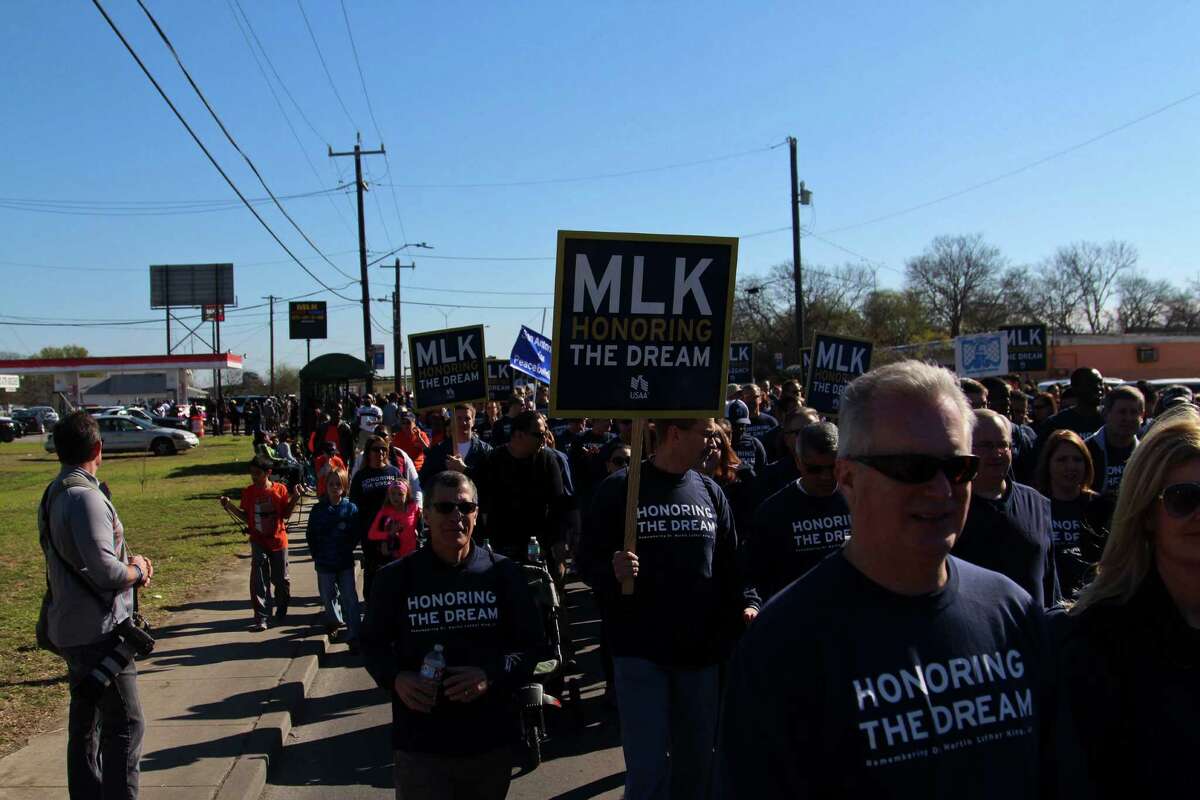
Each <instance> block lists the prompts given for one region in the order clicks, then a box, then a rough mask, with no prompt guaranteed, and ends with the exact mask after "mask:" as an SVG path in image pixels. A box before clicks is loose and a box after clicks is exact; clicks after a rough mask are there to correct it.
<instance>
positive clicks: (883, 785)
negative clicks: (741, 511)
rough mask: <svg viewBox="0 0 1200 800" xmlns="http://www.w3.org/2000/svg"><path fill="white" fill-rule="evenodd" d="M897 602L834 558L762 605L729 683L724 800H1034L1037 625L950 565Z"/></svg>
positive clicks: (1001, 585)
mask: <svg viewBox="0 0 1200 800" xmlns="http://www.w3.org/2000/svg"><path fill="white" fill-rule="evenodd" d="M947 569H948V573H949V576H948V580H947V582H946V585H945V586H944V587H943V588H942V589H940V590H939V591H937V592H934V593H932V594H928V595H923V596H918V597H906V596H902V595H898V594H895V593H893V592H890V591H888V590H887V589H884V588H883V587H882V586H879V585H878V584H876V583H874V582H873V581H871V580H870V579H868V578H867V577H866V576H865V575H863V574H862V573H861V572H859V571H858V570H857V569H855V568H854V567H853V566H852V565H851V564H850V562H848V561H847V560H846V558H845V556H844V554H842V553H836V554H834V555H832V556H830V557H829V558H827V559H825V560H824V561H822V562H821V563H820V564H818V565H817V566H816V567H815V568H813V570H812V571H810V572H809V573H808V574H807V575H805V576H804V577H803V578H801V579H800V580H798V581H796V582H795V583H793V584H792V585H791V586H790V587H788V588H787V589H785V590H784V591H783V592H782V593H781V594H780V595H778V596H777V597H776V598H775V599H774V600H772V601H771V602H770V603H768V604H767V606H766V608H765V609H764V610H763V612H762V614H760V615H759V617H758V619H757V620H755V622H754V623H753V624H752V625H751V626H750V630H749V631H748V633H747V634H746V636H744V637H743V638H742V641H741V644H740V645H739V646H738V649H737V653H736V654H735V656H734V658H733V662H732V664H731V667H730V671H729V682H728V690H727V692H726V695H725V706H724V712H723V719H722V730H721V739H720V743H719V746H718V754H717V756H718V758H717V760H718V765H717V776H716V796H717V797H719V798H754V799H755V800H775V799H776V798H778V800H783V798H789V800H790V798H796V797H813V798H817V797H819V798H825V799H828V798H871V800H887V798H906V799H907V798H918V797H919V798H923V800H937V799H938V798H947V799H948V800H950V799H952V800H961V799H962V798H964V797H970V798H972V799H973V800H978V799H980V798H982V799H983V800H988V799H989V798H997V800H1016V798H1031V797H1036V796H1037V795H1038V792H1039V786H1040V784H1039V781H1040V779H1041V776H1040V774H1039V758H1038V756H1039V741H1040V737H1041V730H1040V729H1041V722H1042V719H1043V716H1044V715H1046V716H1048V713H1047V712H1046V711H1044V708H1043V706H1044V703H1045V700H1044V695H1043V690H1042V687H1043V680H1044V679H1043V675H1044V670H1043V668H1042V660H1043V658H1044V657H1045V656H1044V653H1045V646H1044V641H1043V638H1044V633H1043V626H1042V611H1041V608H1040V607H1039V606H1038V605H1037V604H1035V603H1034V602H1033V601H1032V599H1031V598H1030V597H1029V595H1028V594H1027V593H1026V592H1024V591H1022V590H1021V589H1020V587H1018V586H1017V585H1015V584H1014V583H1013V582H1012V581H1010V580H1008V579H1007V578H1005V577H1004V576H1002V575H997V574H996V573H994V572H989V571H987V570H983V569H980V568H978V567H976V566H974V565H971V564H968V563H966V562H963V561H960V560H958V559H956V558H953V557H951V558H949V559H948V561H947Z"/></svg>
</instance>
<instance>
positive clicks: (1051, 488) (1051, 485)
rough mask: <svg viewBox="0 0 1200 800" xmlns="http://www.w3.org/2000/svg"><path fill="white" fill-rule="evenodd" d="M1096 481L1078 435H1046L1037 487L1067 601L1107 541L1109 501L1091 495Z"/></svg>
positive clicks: (1059, 577) (1072, 595)
mask: <svg viewBox="0 0 1200 800" xmlns="http://www.w3.org/2000/svg"><path fill="white" fill-rule="evenodd" d="M1095 476H1096V472H1095V466H1094V464H1093V462H1092V455H1091V453H1090V452H1088V448H1087V445H1086V444H1084V442H1083V439H1081V438H1080V436H1079V434H1077V433H1075V432H1074V431H1068V430H1060V431H1054V432H1053V433H1052V434H1050V436H1049V437H1048V438H1047V439H1046V442H1045V444H1043V445H1042V454H1041V456H1040V457H1039V458H1038V465H1037V471H1036V473H1035V484H1036V488H1037V490H1038V491H1039V492H1041V493H1042V494H1044V495H1046V497H1049V498H1050V525H1051V528H1050V532H1051V538H1052V539H1053V543H1052V544H1053V547H1054V565H1055V568H1056V569H1057V570H1058V583H1059V586H1060V587H1061V588H1062V595H1063V597H1065V598H1067V599H1068V600H1071V599H1073V598H1074V597H1075V595H1076V594H1077V593H1078V592H1079V590H1080V589H1082V588H1083V585H1084V584H1085V583H1087V579H1088V577H1089V575H1090V573H1091V570H1092V567H1093V566H1094V565H1095V564H1096V562H1097V561H1099V560H1100V554H1101V553H1102V552H1103V551H1104V543H1105V541H1106V540H1107V539H1108V531H1109V525H1110V520H1111V519H1112V515H1113V500H1112V498H1111V497H1108V496H1105V495H1100V494H1097V493H1096V492H1095V491H1093V490H1092V482H1093V481H1094V480H1095Z"/></svg>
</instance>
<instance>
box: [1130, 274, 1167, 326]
mask: <svg viewBox="0 0 1200 800" xmlns="http://www.w3.org/2000/svg"><path fill="white" fill-rule="evenodd" d="M1174 294H1175V288H1174V287H1173V286H1171V283H1170V281H1165V280H1160V281H1153V280H1150V279H1149V278H1147V277H1146V276H1145V275H1141V274H1139V273H1137V272H1127V273H1125V274H1124V275H1122V276H1121V277H1120V278H1119V279H1118V280H1117V296H1118V298H1119V303H1118V305H1117V322H1118V323H1119V324H1120V326H1121V330H1122V331H1123V332H1126V333H1128V332H1129V331H1137V330H1143V331H1144V330H1152V329H1158V328H1162V327H1164V326H1165V324H1166V317H1167V310H1168V308H1169V306H1170V303H1171V300H1172V298H1173V295H1174Z"/></svg>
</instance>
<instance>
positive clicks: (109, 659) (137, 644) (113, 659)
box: [79, 615, 154, 700]
mask: <svg viewBox="0 0 1200 800" xmlns="http://www.w3.org/2000/svg"><path fill="white" fill-rule="evenodd" d="M139 617H140V615H139ZM143 624H144V623H143ZM112 640H113V646H112V649H111V650H109V651H108V652H107V653H106V654H105V655H104V657H103V658H101V659H100V661H99V662H98V663H97V664H96V665H95V666H94V667H92V671H91V672H89V673H88V675H87V677H86V678H84V679H83V681H82V682H81V683H80V685H79V690H80V691H81V692H82V693H83V694H84V696H86V697H90V698H91V699H92V700H97V699H99V697H100V695H101V694H102V693H103V692H104V690H105V689H106V688H107V687H108V685H109V684H110V683H112V679H113V678H114V677H116V675H117V673H119V672H120V671H121V670H123V669H125V667H126V666H128V665H129V662H130V661H132V660H133V659H134V658H139V657H142V658H144V657H145V656H148V655H150V654H151V653H152V652H154V637H153V636H151V635H150V634H149V633H147V632H146V631H145V630H143V629H142V628H141V627H139V626H138V621H137V620H135V619H134V618H133V617H127V618H126V619H124V620H122V622H121V624H120V625H118V626H117V627H116V630H114V631H113V637H112Z"/></svg>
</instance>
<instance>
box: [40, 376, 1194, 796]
mask: <svg viewBox="0 0 1200 800" xmlns="http://www.w3.org/2000/svg"><path fill="white" fill-rule="evenodd" d="M548 399H549V392H548V389H547V387H544V386H543V387H540V388H538V389H535V390H530V391H528V392H526V391H522V390H516V391H514V392H513V393H512V395H511V397H509V398H508V400H507V401H506V402H488V403H484V404H479V405H472V404H465V403H464V404H458V405H456V406H454V407H452V408H444V409H442V408H437V409H430V410H424V411H423V412H422V413H420V414H418V413H416V412H414V411H413V410H412V407H411V403H412V400H411V397H407V396H403V395H400V394H391V395H388V396H386V397H382V396H381V397H379V398H378V402H377V401H376V398H375V397H374V396H373V395H371V394H367V395H364V396H362V397H356V396H352V395H343V396H338V397H331V398H327V401H326V402H325V403H323V404H314V405H312V406H310V407H308V408H304V409H300V408H297V407H295V406H294V404H293V405H289V404H288V403H287V402H277V401H274V400H269V401H264V403H263V404H262V405H261V406H260V413H259V414H258V416H257V417H256V418H254V419H253V425H251V426H250V428H249V429H248V432H249V433H250V434H251V435H252V436H253V437H254V456H253V458H252V460H251V461H250V463H249V464H248V471H249V477H250V481H251V483H250V485H249V486H247V487H246V489H244V490H243V492H242V494H241V497H240V499H239V500H238V501H236V502H235V501H234V500H233V499H230V498H225V497H222V498H221V503H222V505H223V506H224V507H225V508H226V509H227V510H228V511H229V513H230V514H231V515H232V516H234V517H235V518H236V519H237V521H238V524H239V525H241V526H243V527H244V529H245V531H246V533H247V534H248V536H249V539H250V545H251V555H252V558H251V559H250V565H251V566H250V569H251V579H250V602H249V606H250V609H251V613H252V620H251V627H252V628H253V629H254V630H259V631H262V630H266V629H267V628H268V627H269V626H270V625H271V624H273V621H274V620H278V619H280V618H284V617H286V615H287V613H288V605H289V600H290V578H289V558H288V548H289V542H288V526H287V522H288V519H289V518H290V517H291V516H292V514H293V511H294V509H295V507H296V506H297V504H298V503H299V502H300V501H301V498H302V496H304V495H313V496H314V497H315V501H314V503H313V504H312V506H311V508H310V510H309V514H308V518H307V523H306V530H305V540H306V544H307V546H308V551H309V554H310V555H311V558H312V561H313V566H314V568H315V569H316V571H317V577H318V586H319V591H320V595H321V600H322V602H323V604H324V613H325V624H326V626H327V628H328V631H329V633H330V635H331V636H339V635H341V636H344V637H345V640H346V641H347V642H348V643H349V645H350V647H351V648H352V649H353V650H354V651H355V652H359V653H360V654H361V657H362V659H363V662H364V666H365V667H366V668H367V669H368V670H369V672H370V674H371V675H372V677H373V678H374V679H375V680H376V682H377V683H378V684H379V686H380V687H381V688H382V689H383V691H384V692H385V693H386V695H387V697H388V698H389V699H390V702H391V705H392V710H393V724H392V727H391V739H392V746H393V749H394V751H395V768H394V773H395V781H396V787H397V796H398V797H403V798H425V797H429V798H435V797H436V798H443V797H458V796H462V797H481V798H501V797H504V796H505V794H506V793H507V791H508V786H509V780H510V778H509V776H510V773H511V767H512V764H513V756H512V750H511V747H512V745H513V742H514V737H515V736H516V735H517V728H516V715H515V714H514V712H513V707H512V703H513V701H512V698H513V693H514V691H515V690H516V689H517V688H518V687H519V686H521V685H522V684H523V683H525V682H527V681H529V680H530V679H531V678H532V677H533V676H534V673H535V670H536V668H537V665H538V663H539V661H540V660H541V659H542V657H543V656H544V655H545V643H546V636H547V632H546V630H545V626H544V624H543V620H542V619H541V618H540V617H539V614H538V611H537V608H536V607H535V604H534V602H533V599H532V597H531V594H530V590H529V586H528V583H527V580H526V578H525V577H524V573H523V571H522V565H523V564H526V563H535V564H538V565H542V566H544V567H545V569H546V570H547V571H548V572H549V574H550V576H551V577H552V579H553V580H554V582H555V583H557V584H558V586H559V588H560V589H561V588H563V586H564V585H565V583H566V581H567V580H568V576H570V575H575V576H577V577H578V578H579V579H581V580H582V581H583V582H584V583H586V584H587V585H588V587H590V589H591V591H592V592H593V593H594V596H595V602H596V607H597V609H598V610H599V616H600V620H601V637H600V639H601V642H600V644H601V656H602V659H601V660H602V664H603V672H604V675H603V680H604V683H605V686H606V693H605V702H606V705H607V706H608V707H609V708H610V709H611V713H614V714H616V715H617V717H618V718H619V722H620V733H621V744H622V749H623V752H624V756H625V765H626V774H625V796H626V797H627V798H629V799H630V800H638V799H640V798H705V797H710V796H716V797H753V798H760V797H768V798H774V797H779V798H783V797H865V796H872V797H917V796H933V797H950V796H956V797H958V796H964V795H965V796H970V797H977V796H978V797H1004V798H1014V797H1032V796H1048V797H1053V796H1062V797H1124V796H1130V795H1132V794H1133V793H1135V792H1136V793H1138V794H1140V795H1146V796H1158V795H1160V794H1162V795H1165V794H1166V793H1167V792H1168V791H1169V790H1171V789H1178V788H1179V786H1181V785H1183V784H1182V782H1183V781H1184V780H1185V779H1186V769H1187V767H1186V765H1187V763H1188V755H1189V754H1190V753H1191V752H1193V751H1195V750H1196V748H1197V746H1198V745H1200V733H1198V732H1200V724H1197V723H1200V680H1198V679H1200V413H1198V412H1197V410H1196V407H1195V405H1194V404H1193V398H1192V397H1191V395H1190V392H1188V390H1187V389H1186V388H1184V387H1178V388H1171V389H1167V390H1165V391H1163V392H1162V393H1161V394H1160V395H1157V396H1156V395H1154V394H1153V393H1152V392H1150V390H1149V388H1148V387H1147V388H1143V389H1139V388H1135V387H1132V386H1122V387H1117V388H1113V389H1111V390H1107V391H1106V387H1105V384H1104V382H1103V380H1102V378H1101V376H1100V374H1099V373H1098V372H1097V371H1096V370H1092V369H1086V368H1085V369H1079V370H1076V371H1075V372H1074V373H1073V374H1072V376H1071V383H1070V386H1069V387H1067V388H1065V389H1062V390H1059V389H1057V388H1054V389H1052V390H1051V391H1048V392H1037V391H1036V390H1035V389H1034V387H1032V386H1030V385H1028V384H1022V383H1021V382H1020V381H1019V380H1018V379H1017V378H1015V377H1012V378H988V379H985V380H983V381H981V382H977V381H974V380H959V379H957V378H955V377H954V375H953V374H952V373H950V372H948V371H946V370H944V369H942V368H940V367H934V366H929V365H925V364H922V363H919V362H915V361H909V362H902V363H900V364H895V365H890V366H887V367H882V368H878V369H875V370H873V371H871V372H869V373H867V374H866V375H864V376H862V377H860V378H858V379H857V380H855V381H854V382H853V383H851V384H850V385H849V387H848V388H847V390H846V392H845V395H844V397H843V399H842V402H841V406H840V409H839V413H838V415H837V416H836V424H835V420H834V419H824V418H823V417H822V415H821V414H819V413H818V412H817V411H815V410H813V409H811V408H807V407H806V406H805V405H804V397H803V393H802V391H801V388H800V385H799V384H798V383H797V382H795V381H789V382H784V383H782V384H778V385H771V384H763V385H757V384H747V385H745V386H737V385H730V387H729V391H728V398H727V403H726V407H725V413H724V415H723V417H721V418H716V419H669V418H665V419H657V420H654V421H652V423H651V424H650V425H649V430H648V434H649V435H648V440H647V442H646V443H645V448H644V451H643V452H644V456H645V458H644V461H643V462H642V463H641V465H640V470H639V471H638V472H639V474H640V477H639V484H638V488H637V507H636V509H635V510H634V514H633V524H634V526H635V528H636V542H637V545H636V548H635V549H633V550H627V549H626V546H625V543H624V542H625V535H624V531H625V525H626V499H627V487H628V481H629V477H630V469H629V467H630V459H631V455H632V452H633V451H634V450H635V448H634V446H633V445H634V443H633V442H632V439H631V437H632V432H633V430H634V426H633V424H632V422H631V421H630V420H621V419H557V418H554V417H551V416H550V414H549V409H548ZM267 406H272V407H275V406H278V411H279V412H280V413H272V414H269V415H268V414H262V413H261V409H262V408H265V407H267ZM268 417H269V418H268ZM87 419H88V418H87V417H86V415H72V416H70V417H68V418H66V419H64V420H63V422H62V423H60V428H62V430H61V432H60V431H59V430H57V429H56V432H55V438H56V441H57V442H59V443H60V444H59V451H58V452H59V458H60V460H61V461H62V463H63V469H62V472H61V473H60V475H59V477H58V479H56V481H55V483H54V484H52V485H51V487H50V489H49V490H48V493H47V503H46V504H45V508H44V509H43V512H42V513H43V548H44V550H45V551H46V554H47V563H48V565H49V577H50V579H51V580H50V583H51V589H52V594H53V602H52V603H50V604H49V612H48V615H47V617H48V623H49V635H50V638H51V639H53V640H54V641H55V642H56V643H57V644H58V645H59V646H60V647H61V648H62V650H63V651H64V657H66V658H67V660H68V664H69V665H71V671H72V676H75V677H78V678H79V679H78V680H75V677H73V680H72V726H71V734H72V735H71V742H70V745H69V752H68V763H69V764H70V765H72V766H71V770H70V771H69V773H70V774H69V778H70V782H71V785H72V794H73V796H80V797H83V796H100V795H99V794H95V793H92V794H89V793H88V792H89V791H93V790H94V789H95V787H97V786H100V785H102V784H103V785H105V786H107V785H108V784H109V783H110V781H111V782H112V783H113V785H114V786H115V785H118V784H120V785H121V786H124V787H125V788H126V789H128V788H129V787H132V791H133V792H134V793H136V784H137V762H138V753H139V752H140V744H141V738H142V734H143V730H142V724H141V715H140V709H139V708H138V701H137V695H136V683H135V681H134V677H135V675H136V667H135V666H134V661H133V659H132V658H130V659H128V660H127V663H122V664H121V665H120V668H119V669H117V670H115V671H114V676H115V678H114V679H112V680H110V681H109V682H107V683H105V684H104V685H103V686H101V687H99V688H97V687H96V686H95V685H93V683H94V682H92V683H89V681H87V680H84V678H85V677H86V676H88V675H89V674H91V672H92V668H93V667H94V666H95V664H96V663H98V662H102V661H103V659H104V658H106V657H108V655H109V654H110V650H111V649H112V648H113V647H115V646H116V644H114V643H115V642H116V643H119V642H120V629H121V624H122V622H123V620H124V619H125V618H126V617H128V616H129V614H130V609H131V607H132V600H131V597H132V595H131V592H132V591H133V590H134V589H135V588H136V587H138V586H144V585H146V583H147V582H148V581H149V579H150V575H151V573H152V565H151V564H150V563H149V561H147V560H145V559H143V558H142V557H141V556H134V557H132V558H129V557H128V556H127V555H126V553H125V550H124V542H123V533H122V531H121V526H120V521H119V518H118V517H117V514H116V510H115V508H113V506H112V504H111V502H108V501H107V500H103V499H101V497H102V492H99V491H97V490H98V489H99V488H100V484H99V482H98V480H97V479H96V477H95V475H96V470H97V468H98V467H99V463H100V460H101V453H100V451H101V450H102V447H101V444H100V443H99V440H98V436H97V435H94V423H93V424H92V425H91V427H89V426H88V424H87ZM93 492H95V494H93ZM59 498H61V499H59ZM55 544H57V549H56V547H55V546H54V545H55ZM60 551H61V552H60ZM72 564H74V565H76V566H79V567H81V569H72V568H71V565H72ZM360 574H361V579H360ZM360 583H361V586H362V596H361V599H360V595H359V589H358V586H359V584H360ZM81 587H82V588H84V589H88V591H87V592H83V591H81ZM92 590H98V592H99V598H100V603H101V609H100V610H101V612H103V613H99V614H94V615H90V616H87V615H85V616H84V617H77V616H73V615H72V612H73V609H75V608H76V607H77V606H79V605H87V604H88V603H91V604H92V605H95V603H96V600H95V599H93V598H91V597H89V596H88V595H89V594H90V593H94V592H92ZM106 602H107V605H105V603H106ZM567 623H569V621H564V624H563V625H562V629H561V631H560V632H561V633H562V634H563V636H564V638H565V640H566V641H565V642H564V651H565V652H566V653H567V657H568V658H569V657H570V653H571V643H570V641H569V639H570V637H569V633H567V632H568V631H569V630H570V626H569V624H567ZM80 676H82V677H80ZM131 687H132V688H131ZM114 764H115V765H119V766H113V765H114ZM106 765H107V766H106ZM77 787H79V788H78V792H77ZM122 796H127V795H122Z"/></svg>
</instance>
